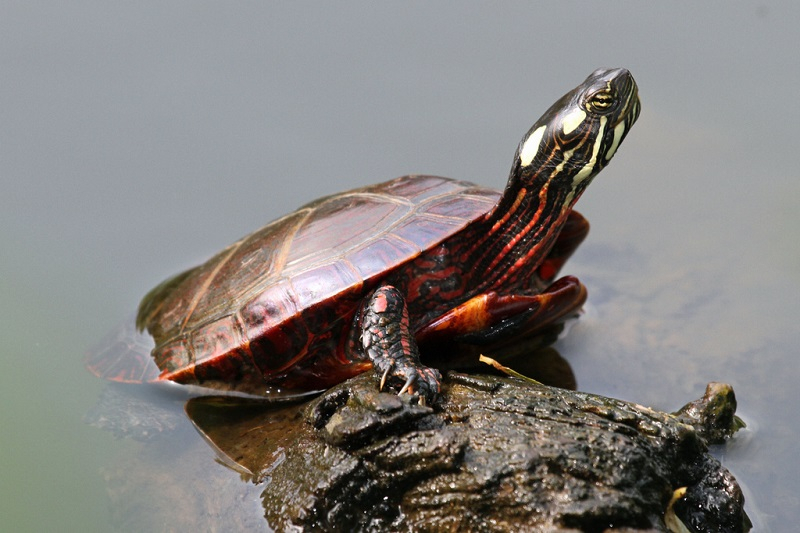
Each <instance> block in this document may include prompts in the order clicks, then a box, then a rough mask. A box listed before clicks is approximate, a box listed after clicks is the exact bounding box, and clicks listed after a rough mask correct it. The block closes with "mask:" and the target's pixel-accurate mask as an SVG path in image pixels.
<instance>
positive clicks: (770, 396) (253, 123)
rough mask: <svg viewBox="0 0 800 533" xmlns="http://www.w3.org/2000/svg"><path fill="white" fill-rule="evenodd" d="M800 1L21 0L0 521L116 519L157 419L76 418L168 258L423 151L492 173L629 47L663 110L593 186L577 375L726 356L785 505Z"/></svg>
mask: <svg viewBox="0 0 800 533" xmlns="http://www.w3.org/2000/svg"><path fill="white" fill-rule="evenodd" d="M670 8H672V9H670ZM798 11H799V9H798V7H797V6H796V4H793V3H791V2H772V3H769V4H762V5H756V4H740V5H739V6H738V7H731V6H730V5H729V4H727V3H726V4H723V3H713V2H712V3H708V4H704V5H703V6H696V5H694V4H687V5H685V6H683V7H682V8H681V9H678V8H676V7H673V5H670V6H647V7H645V6H639V5H638V4H635V3H627V2H626V3H615V4H611V5H603V6H602V8H600V6H595V5H593V4H592V5H591V7H589V4H585V5H584V4H558V5H556V4H555V3H552V2H548V3H542V4H540V5H537V4H530V3H507V4H503V5H502V6H500V7H490V6H488V5H486V6H485V5H481V4H477V3H476V4H467V5H464V4H463V3H454V2H453V3H447V2H444V3H442V2H440V3H437V4H436V5H435V6H430V5H428V4H426V3H410V4H409V3H403V4H402V5H401V4H397V5H395V6H386V5H380V6H376V5H372V4H370V3H358V2H349V3H337V4H336V6H335V7H334V6H333V5H330V6H327V5H325V4H316V3H292V4H290V5H289V6H286V7H282V6H275V5H264V6H261V5H258V6H256V5H250V6H244V5H242V6H236V7H235V8H234V7H231V6H227V5H222V4H219V3H216V2H189V3H180V2H176V3H169V4H165V3H162V2H145V3H141V2H140V3H136V4H135V5H134V4H131V5H129V6H121V5H113V6H112V5H106V4H102V3H100V4H96V3H92V2H72V3H70V4H69V5H65V4H62V3H58V2H51V3H50V5H48V4H47V3H43V4H42V3H40V4H36V5H33V4H29V3H16V4H6V5H4V6H3V7H2V8H0V29H2V31H0V65H1V66H2V69H3V73H4V74H3V78H4V83H3V87H4V88H3V90H2V91H0V101H1V102H2V105H1V106H0V109H2V111H1V113H2V115H0V116H2V127H1V128H0V135H2V138H0V180H2V181H1V183H2V188H0V280H2V281H0V287H2V296H1V297H0V332H1V334H2V339H3V348H2V356H1V357H0V401H2V408H0V417H1V418H0V423H2V427H3V431H2V437H0V452H2V453H0V471H2V483H1V484H0V487H1V488H2V497H0V515H2V516H3V517H4V518H3V520H4V525H6V526H8V527H9V529H11V530H17V531H22V530H28V531H46V530H53V529H55V528H58V529H62V530H83V531H107V530H108V529H109V528H110V527H111V519H112V518H111V512H110V507H109V498H108V490H109V484H108V482H107V480H106V478H105V477H104V476H106V475H108V472H109V468H113V467H115V466H118V465H119V464H121V461H122V459H120V458H124V457H128V456H129V455H126V454H129V453H130V452H131V450H133V451H134V452H135V451H136V445H135V444H133V443H131V442H129V441H115V440H114V439H113V438H112V437H111V436H110V435H108V434H106V433H103V432H101V431H99V430H96V429H94V428H91V427H88V426H86V425H85V424H84V423H83V422H82V416H83V414H84V412H85V411H86V410H87V409H88V408H89V407H90V406H91V405H92V403H93V402H94V401H95V399H96V397H97V394H98V392H99V390H100V388H101V386H102V384H101V383H99V381H98V380H95V379H93V378H92V377H91V376H89V375H88V374H87V373H86V372H85V371H84V370H83V368H82V362H81V360H82V357H83V354H84V353H85V351H86V350H87V349H88V347H89V346H91V345H92V344H93V343H94V342H96V341H97V340H98V339H100V338H101V337H102V336H104V335H105V333H106V332H107V331H109V330H110V329H112V328H113V327H114V326H115V325H116V324H118V323H119V322H121V321H123V320H124V319H126V318H127V317H129V316H130V315H131V314H132V313H133V312H134V310H135V306H136V304H137V302H138V300H139V299H140V298H141V296H142V295H143V294H144V293H145V292H146V291H147V290H148V289H149V288H151V287H152V286H153V285H155V284H156V283H158V282H159V281H160V280H161V279H163V278H164V277H166V276H168V275H171V274H173V273H175V272H177V271H179V270H180V269H182V268H184V267H188V266H191V265H193V264H195V263H196V262H198V261H201V260H202V259H204V258H205V257H207V256H208V255H209V254H211V253H213V252H215V251H217V250H218V249H220V248H222V247H223V246H225V245H226V244H228V243H230V242H232V241H233V240H235V239H237V238H238V237H240V236H241V235H243V234H245V233H248V232H249V231H251V230H253V229H255V228H257V227H259V226H261V225H262V224H263V223H265V222H267V221H269V220H271V219H273V218H275V217H277V216H280V215H281V214H284V213H286V212H287V211H289V210H291V209H293V208H294V207H295V206H297V205H300V204H301V203H304V202H306V201H308V200H311V199H313V198H315V197H317V196H320V195H322V194H327V193H332V192H336V191H338V190H343V189H347V188H351V187H356V186H361V185H364V184H367V183H372V182H375V181H381V180H384V179H390V178H392V177H395V176H398V175H401V174H405V173H410V172H424V173H432V174H442V175H448V176H452V177H457V178H462V179H468V180H472V181H476V182H478V183H481V184H483V185H488V186H494V187H498V188H500V187H502V186H503V184H504V182H505V179H506V175H507V172H508V168H509V165H510V162H511V156H512V155H513V152H514V148H515V147H516V144H517V142H518V141H519V138H520V137H521V136H522V134H523V133H524V132H525V131H526V130H527V129H528V127H529V126H530V124H531V123H532V122H533V121H534V120H535V119H536V118H537V117H538V116H539V115H540V114H541V113H542V112H543V111H544V110H545V109H546V108H547V107H548V106H549V105H550V104H551V103H552V102H553V101H554V100H555V99H556V98H557V97H559V96H560V95H561V94H563V93H564V92H566V91H567V90H569V89H570V88H572V87H573V86H575V85H576V84H577V83H579V82H580V81H581V80H582V79H583V78H584V77H585V76H586V75H588V74H589V73H590V72H591V71H592V70H594V69H595V68H597V67H601V66H609V67H615V66H625V67H627V68H629V69H630V70H631V71H632V72H633V74H634V76H635V77H636V79H637V82H638V84H639V87H640V91H641V96H642V103H643V111H642V115H641V118H640V119H639V122H638V123H637V125H636V127H635V128H634V130H633V132H632V133H631V134H630V135H629V137H628V138H627V140H626V142H625V144H624V146H623V147H622V148H621V149H620V151H619V153H618V155H617V157H616V158H615V161H614V162H613V163H612V164H611V165H610V167H609V168H608V169H607V170H605V171H604V172H603V174H601V175H600V177H599V178H598V179H597V180H596V182H595V183H594V184H593V185H592V186H591V187H590V188H589V190H588V191H587V193H586V194H585V195H584V197H583V198H582V199H581V201H580V203H579V210H580V211H582V212H583V213H584V214H585V215H586V216H587V217H588V218H589V219H590V221H591V222H592V228H593V229H592V233H591V234H590V236H589V239H588V241H587V242H586V243H585V244H584V246H583V247H582V248H581V249H580V250H579V252H578V253H577V254H576V255H575V257H574V258H573V260H571V261H570V263H569V264H568V265H567V267H566V269H565V272H568V273H573V274H576V275H578V276H579V277H581V279H582V280H583V281H584V282H585V283H586V284H587V286H588V287H589V290H590V299H589V302H588V304H587V308H586V314H585V315H584V316H583V317H582V319H581V320H580V322H579V323H578V324H577V325H576V326H575V327H574V328H573V329H572V331H571V334H570V336H568V337H567V338H566V339H563V340H562V341H560V342H559V344H558V349H559V351H560V352H561V354H562V355H563V356H564V357H565V358H566V359H567V360H568V361H569V362H570V363H571V364H572V367H573V370H574V372H575V374H576V377H577V381H578V386H579V388H580V389H581V390H585V391H589V392H594V393H600V394H607V395H610V396H615V397H618V398H623V399H626V400H632V401H636V402H638V403H642V404H646V405H650V406H653V407H657V408H662V409H667V410H673V409H676V408H678V407H680V406H681V405H682V404H683V403H684V402H686V401H688V400H690V399H693V398H696V397H698V396H700V395H701V394H702V391H703V389H704V386H705V384H706V383H707V382H708V381H724V382H728V383H731V384H732V385H733V386H734V388H735V390H736V392H737V396H738V399H739V405H740V408H739V410H740V414H741V415H742V416H743V417H744V418H745V420H746V421H747V423H748V429H747V430H746V431H744V432H742V433H741V434H740V435H739V436H738V437H737V438H736V439H734V440H733V441H732V442H731V443H729V445H727V446H726V447H724V448H721V449H719V450H717V453H718V456H719V457H721V458H722V460H723V462H724V464H725V465H726V466H727V467H728V468H730V469H731V470H732V471H733V472H734V474H735V475H736V476H737V478H738V480H739V481H740V482H741V483H742V484H743V485H744V486H745V488H746V489H747V496H748V511H749V512H750V515H751V517H752V518H753V520H754V522H755V523H756V525H757V529H758V530H761V531H763V530H768V529H774V530H776V531H782V530H787V529H789V527H790V526H789V525H790V524H796V523H797V522H798V520H800V510H799V509H800V502H798V496H797V494H798V493H800V492H799V489H800V486H799V485H800V481H798V479H800V476H798V472H797V467H796V466H795V464H796V460H795V459H796V450H797V440H798V436H800V430H798V427H800V414H798V410H797V409H796V406H797V392H796V384H797V381H798V378H799V377H800V370H799V368H800V366H799V365H798V363H797V360H796V355H797V346H798V341H800V328H798V326H797V317H798V316H799V315H800V303H798V301H800V299H798V294H799V293H800V291H798V288H799V287H798V285H800V248H799V247H798V246H797V242H798V230H797V228H798V227H800V215H798V210H797V209H796V205H797V201H798V198H800V185H798V180H797V164H796V159H797V140H796V139H797V134H796V125H797V124H798V123H800V103H799V102H800V101H798V98H797V95H796V92H797V91H796V87H797V86H798V83H799V82H800V80H798V74H799V73H800V68H798V67H800V64H798V59H797V54H796V49H797V44H798V43H797V37H796V28H795V27H794V21H796V20H798V16H799V15H800V13H799V12H798ZM721 14H724V16H721ZM186 435H188V437H187V438H189V439H192V438H194V437H193V433H192V432H191V431H189V432H186ZM199 453H200V455H201V456H202V457H203V458H201V459H197V463H196V464H197V465H198V468H199V469H200V471H202V469H203V468H211V467H208V465H210V464H214V463H213V454H211V453H210V452H209V451H206V452H199ZM204 453H205V454H206V455H203V454H204ZM215 468H216V467H215ZM220 468H222V467H220ZM242 487H244V484H242ZM244 490H245V489H243V491H244ZM176 516H177V515H176ZM176 527H178V529H180V527H179V525H176Z"/></svg>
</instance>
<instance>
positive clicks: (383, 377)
mask: <svg viewBox="0 0 800 533" xmlns="http://www.w3.org/2000/svg"><path fill="white" fill-rule="evenodd" d="M393 367H394V363H390V364H389V365H388V366H387V367H386V370H384V371H383V376H381V384H380V385H379V386H378V392H380V391H382V390H383V387H384V386H385V385H386V378H387V377H388V376H389V372H390V371H391V370H392V368H393Z"/></svg>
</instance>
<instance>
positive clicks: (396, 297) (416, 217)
mask: <svg viewBox="0 0 800 533" xmlns="http://www.w3.org/2000/svg"><path fill="white" fill-rule="evenodd" d="M639 109H640V104H639V99H638V94H637V87H636V83H635V82H634V80H633V77H632V76H631V74H630V73H629V72H628V71H627V70H625V69H601V70H596V71H595V72H593V73H592V74H591V75H590V76H589V77H588V78H587V79H586V80H585V81H584V82H583V83H581V84H580V85H579V86H578V87H576V88H575V89H573V90H572V91H570V92H569V93H567V94H566V95H564V96H563V97H562V98H560V99H559V100H558V101H557V102H556V103H555V104H553V105H552V106H551V107H550V109H549V110H548V111H547V112H546V113H545V114H544V115H543V116H542V117H541V118H540V119H539V120H538V121H537V122H536V123H535V124H534V125H533V126H532V127H531V129H530V130H529V131H528V133H526V134H525V136H524V137H523V139H522V141H521V142H520V144H519V147H518V148H517V151H516V153H515V155H514V160H513V163H512V166H511V173H510V177H509V180H508V184H507V185H506V189H505V191H504V192H503V193H502V194H501V193H500V192H498V191H495V190H492V189H487V188H483V187H479V186H477V185H474V184H472V183H467V182H464V181H456V180H452V179H448V178H441V177H434V176H404V177H401V178H397V179H395V180H392V181H388V182H385V183H380V184H377V185H372V186H369V187H364V188H361V189H356V190H352V191H349V192H344V193H341V194H336V195H333V196H328V197H325V198H321V199H319V200H317V201H315V202H312V203H309V204H307V205H305V206H304V207H301V208H300V209H298V210H297V211H295V212H293V213H290V214H288V215H286V216H284V217H283V218H280V219H278V220H276V221H274V222H272V223H270V224H268V225H267V226H265V227H263V228H261V229H260V230H258V231H256V232H255V233H253V234H251V235H249V236H247V237H245V238H243V239H241V240H240V241H238V242H236V243H234V244H233V245H231V246H229V247H228V248H226V249H224V250H223V251H222V252H220V253H219V254H217V255H216V256H214V257H212V258H211V259H210V260H208V261H207V262H206V263H204V264H203V265H200V266H198V267H196V268H193V269H191V270H188V271H186V272H183V273H182V274H179V275H177V276H175V277H173V278H171V279H168V280H167V281H165V282H163V283H162V284H161V285H159V286H157V287H156V288H154V289H153V290H152V291H151V292H150V293H149V294H147V296H145V298H144V299H143V300H142V302H141V304H140V307H139V312H138V316H137V319H136V326H137V328H138V330H139V331H140V332H141V334H147V335H149V336H152V340H153V341H154V342H155V348H153V349H152V351H151V352H150V353H149V354H148V353H146V350H144V351H143V350H133V349H131V350H125V349H115V350H110V349H106V350H104V351H102V352H100V353H98V354H96V355H95V356H93V357H91V358H90V360H89V361H88V367H89V369H90V370H91V371H93V372H94V373H95V374H97V375H99V376H102V377H105V378H108V379H112V380H116V381H149V380H171V381H174V382H178V383H184V384H196V385H202V386H205V387H211V388H214V389H220V390H233V391H241V392H246V393H250V394H259V395H264V394H266V393H267V391H269V390H275V389H302V390H309V389H313V390H319V389H323V388H327V387H329V386H331V385H333V384H335V383H338V382H341V381H343V380H344V379H346V378H348V377H351V376H354V375H356V374H358V373H361V372H363V371H365V370H367V369H369V368H370V367H373V368H374V369H375V370H376V372H377V374H378V375H379V377H380V378H381V388H383V386H384V384H385V382H386V381H387V380H388V381H389V383H390V385H391V386H392V387H396V388H399V389H400V392H401V393H402V392H406V391H407V392H411V393H419V394H420V396H421V397H422V398H423V399H425V398H427V399H431V398H432V397H434V396H435V395H436V393H437V392H438V390H439V381H440V379H441V376H440V374H439V372H438V371H437V370H435V369H432V368H428V367H426V366H423V365H422V364H421V363H420V361H419V355H418V351H417V343H419V344H420V345H422V346H423V349H424V348H425V346H434V345H435V346H437V349H444V348H446V347H447V345H448V343H450V341H452V340H454V339H458V340H463V341H465V342H468V343H490V342H495V341H498V340H502V339H505V340H507V339H509V338H520V337H526V336H529V335H531V334H532V333H535V332H536V331H540V330H542V328H545V327H546V326H548V325H552V324H554V323H556V322H558V321H559V320H563V319H564V318H565V317H567V316H569V315H571V314H573V313H574V312H575V311H576V310H577V309H578V308H579V307H580V306H581V305H582V304H583V302H584V300H585V298H586V290H585V288H584V287H583V285H582V284H581V283H580V282H579V281H578V280H577V279H576V278H574V277H569V276H568V277H563V278H561V279H559V280H557V281H554V280H555V276H556V274H557V272H558V271H559V269H560V268H561V266H562V265H563V263H564V261H566V259H567V258H568V257H569V256H570V254H571V253H572V252H573V251H574V250H575V248H576V247H577V245H578V244H579V243H580V242H581V241H582V240H583V238H584V237H585V235H586V233H587V231H588V223H587V222H586V220H585V219H584V218H583V217H582V216H581V215H579V214H578V213H576V212H575V211H573V210H572V206H573V205H574V204H575V202H576V201H577V200H578V198H579V197H580V196H581V194H582V193H583V191H584V189H585V188H586V186H587V185H588V184H589V183H590V182H591V180H592V178H594V176H595V175H596V174H597V173H598V172H600V170H602V169H603V168H604V167H605V166H606V164H607V163H608V162H609V160H610V159H611V157H612V156H613V155H614V153H615V152H616V150H617V148H618V147H619V145H620V143H621V142H622V140H623V139H624V138H625V135H626V134H627V133H628V131H629V130H630V128H631V126H632V125H633V123H634V122H635V121H636V119H637V117H638V115H639ZM144 332H146V333H144ZM415 341H416V342H415ZM129 345H130V346H134V345H135V343H129Z"/></svg>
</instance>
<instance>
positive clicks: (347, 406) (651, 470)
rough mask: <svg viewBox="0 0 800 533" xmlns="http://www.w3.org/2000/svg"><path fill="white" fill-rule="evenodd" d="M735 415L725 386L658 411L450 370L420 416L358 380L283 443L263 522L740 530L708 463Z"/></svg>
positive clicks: (716, 471)
mask: <svg viewBox="0 0 800 533" xmlns="http://www.w3.org/2000/svg"><path fill="white" fill-rule="evenodd" d="M735 409H736V400H735V398H734V395H733V390H732V389H731V387H730V386H728V385H723V384H710V385H709V387H708V389H707V391H706V395H705V396H704V397H703V398H702V399H700V400H697V401H695V402H691V403H690V404H687V406H686V407H684V408H683V409H682V410H680V411H678V412H676V413H675V414H667V413H661V412H657V411H654V410H652V409H648V408H646V407H642V406H639V405H635V404H631V403H627V402H623V401H619V400H613V399H609V398H604V397H600V396H595V395H592V394H586V393H579V392H571V391H567V390H562V389H556V388H552V387H546V386H543V385H537V384H531V383H527V382H524V381H522V380H519V379H514V378H504V377H488V376H487V377H483V376H479V377H470V376H466V375H463V374H457V373H452V372H451V373H450V374H449V375H448V377H447V379H445V381H444V389H443V395H442V398H441V399H440V401H439V402H438V403H437V404H436V405H434V406H433V407H424V406H419V405H416V404H415V403H414V402H412V401H411V399H410V398H409V397H408V396H400V397H398V396H396V395H393V394H388V393H378V392H377V391H376V390H375V381H374V378H372V376H370V375H362V376H358V377H356V378H354V379H352V380H350V381H348V382H345V383H343V384H341V385H339V386H337V387H334V388H333V389H331V390H329V391H327V392H326V393H324V394H323V395H322V396H320V397H319V398H317V399H315V400H314V401H312V402H311V403H310V404H308V406H307V407H306V408H305V409H304V410H303V411H302V414H298V417H300V416H302V420H303V421H304V424H296V430H297V431H296V433H295V434H294V435H292V436H289V435H286V434H285V435H283V438H282V439H281V448H282V454H281V455H282V460H281V461H280V462H279V464H277V465H275V464H273V465H271V466H267V465H264V468H265V470H262V474H267V473H268V475H265V476H264V479H265V490H264V491H263V493H262V497H263V502H264V509H265V516H266V519H267V521H268V523H269V525H270V526H271V527H272V528H274V529H276V530H279V531H283V530H288V529H295V528H303V529H310V530H318V529H325V530H327V529H335V530H400V529H403V530H406V529H410V530H422V531H454V530H456V531H457V530H464V531H467V530H468V531H530V530H547V531H551V530H565V531H570V530H572V531H603V530H605V529H607V528H610V527H612V526H613V527H614V528H623V529H625V528H627V529H629V530H651V531H669V530H672V531H675V530H679V529H676V528H678V527H680V526H681V525H682V526H684V527H687V528H688V529H687V530H688V531H731V532H735V531H746V530H747V529H748V528H749V521H748V519H747V517H746V515H745V513H744V510H743V506H744V498H743V496H742V493H741V490H740V488H739V486H738V484H737V483H736V480H735V479H734V478H733V476H732V475H731V474H730V472H728V471H727V470H726V469H725V468H724V467H723V466H722V465H721V464H720V463H719V462H718V461H717V460H716V459H714V458H713V457H712V456H711V455H709V454H708V450H707V444H709V443H710V441H713V442H720V441H722V440H724V438H727V437H728V436H730V435H731V434H732V433H733V432H734V431H736V429H738V427H740V425H739V424H740V421H739V419H738V418H737V417H735V415H734V414H733V413H734V411H735ZM707 439H709V440H707ZM253 470H254V471H256V470H259V469H253ZM254 473H255V472H254ZM256 477H257V478H258V477H261V476H259V475H258V474H257V473H256ZM665 516H666V522H665ZM676 524H678V525H676Z"/></svg>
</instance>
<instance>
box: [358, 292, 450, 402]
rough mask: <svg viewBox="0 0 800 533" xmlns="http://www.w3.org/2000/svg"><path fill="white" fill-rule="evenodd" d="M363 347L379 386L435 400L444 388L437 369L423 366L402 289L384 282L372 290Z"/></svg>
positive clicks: (365, 312)
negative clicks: (412, 332) (378, 380)
mask: <svg viewBox="0 0 800 533" xmlns="http://www.w3.org/2000/svg"><path fill="white" fill-rule="evenodd" d="M361 347H362V348H363V350H364V353H365V354H366V355H367V357H369V359H370V361H372V365H373V368H374V369H375V373H376V375H377V376H378V378H379V379H380V389H381V390H382V389H383V388H384V386H386V385H388V386H389V387H391V388H398V389H399V393H398V394H403V393H405V392H408V393H410V394H418V395H419V397H420V399H421V400H422V401H425V402H428V403H432V402H433V401H434V400H435V398H436V396H437V395H438V394H439V391H440V389H441V387H440V383H441V379H442V376H441V374H440V373H439V371H438V370H436V369H434V368H429V367H426V366H423V365H422V363H421V362H420V357H419V348H418V347H417V342H416V340H414V336H413V335H412V334H411V330H410V328H409V320H408V308H407V306H406V301H405V298H404V297H403V295H402V294H401V293H400V291H399V290H397V289H396V288H394V287H392V286H390V285H384V286H382V287H379V288H378V289H376V290H375V292H373V293H372V296H370V297H369V299H368V300H367V302H366V304H365V305H364V309H363V314H362V318H361Z"/></svg>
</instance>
